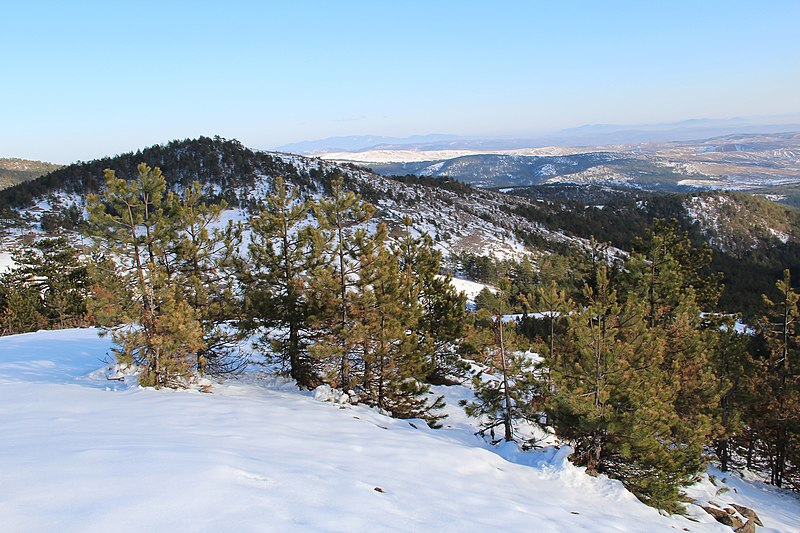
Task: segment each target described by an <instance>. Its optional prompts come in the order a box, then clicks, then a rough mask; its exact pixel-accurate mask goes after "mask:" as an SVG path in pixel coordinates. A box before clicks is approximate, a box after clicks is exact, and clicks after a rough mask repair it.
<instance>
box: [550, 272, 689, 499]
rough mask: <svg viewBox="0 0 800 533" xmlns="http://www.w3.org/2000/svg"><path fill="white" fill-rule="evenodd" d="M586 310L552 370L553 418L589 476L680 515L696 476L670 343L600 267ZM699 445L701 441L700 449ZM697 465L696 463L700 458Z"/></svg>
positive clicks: (572, 322) (575, 317)
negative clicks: (681, 493)
mask: <svg viewBox="0 0 800 533" xmlns="http://www.w3.org/2000/svg"><path fill="white" fill-rule="evenodd" d="M594 280H595V282H596V288H591V287H589V286H588V284H587V286H586V289H585V300H586V301H587V303H588V305H587V307H586V308H585V309H583V310H581V311H577V312H574V313H572V314H571V315H570V316H569V317H568V319H567V320H568V323H569V328H568V335H567V337H566V339H565V343H564V346H563V348H562V351H563V355H562V357H559V358H558V359H557V360H556V361H555V363H556V364H554V365H553V367H552V368H551V380H552V383H553V388H554V393H553V395H552V398H551V400H550V402H549V405H548V416H549V419H550V420H551V421H552V423H553V426H554V427H555V429H556V433H557V434H558V435H559V437H561V438H563V439H565V440H567V441H568V442H570V443H571V444H573V446H574V447H575V454H574V460H575V461H576V462H577V463H578V464H581V465H585V466H586V467H587V470H588V471H589V472H603V473H606V474H608V475H609V476H611V477H615V478H617V479H620V480H622V481H623V483H625V485H626V486H627V487H628V488H629V489H630V490H632V491H633V492H634V494H636V495H637V496H638V497H639V498H641V499H642V500H643V501H645V502H646V503H648V504H650V505H653V506H656V507H659V508H667V509H674V505H675V502H676V501H677V497H678V488H679V486H680V485H681V484H682V483H684V482H685V481H687V480H688V479H689V477H690V476H691V475H692V474H694V473H695V472H696V468H697V461H699V456H700V450H698V449H697V448H695V447H691V448H690V449H687V444H686V443H685V442H684V441H683V440H682V437H683V435H682V432H681V423H680V418H679V417H678V415H677V414H676V413H675V409H674V406H673V404H672V402H673V400H674V397H675V395H676V393H677V390H678V386H677V384H676V382H675V380H673V379H672V378H671V375H670V372H669V371H668V370H665V369H664V368H663V363H664V360H665V344H666V342H665V339H664V338H662V337H660V336H659V335H657V334H656V332H654V331H652V330H651V329H650V328H649V327H648V323H647V306H646V302H645V303H644V304H643V302H642V301H641V300H638V299H635V298H633V297H632V296H629V297H628V298H627V299H626V300H625V301H624V302H623V303H620V302H619V301H618V297H617V293H616V291H615V290H614V289H613V288H612V287H611V286H610V283H609V277H608V274H607V272H606V268H605V267H603V266H598V272H597V274H596V275H595V276H594ZM692 444H694V443H692ZM695 458H696V460H694V461H693V459H695Z"/></svg>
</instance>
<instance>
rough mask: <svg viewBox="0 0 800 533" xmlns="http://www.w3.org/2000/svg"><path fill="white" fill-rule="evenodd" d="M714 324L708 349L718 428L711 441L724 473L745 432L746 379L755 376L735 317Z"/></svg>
mask: <svg viewBox="0 0 800 533" xmlns="http://www.w3.org/2000/svg"><path fill="white" fill-rule="evenodd" d="M714 323H715V324H716V325H718V327H719V334H718V335H717V336H716V345H715V346H714V348H713V349H712V364H713V367H714V373H715V376H716V379H717V383H718V389H719V394H720V401H719V415H718V418H719V422H720V427H719V430H718V432H717V433H716V435H715V438H714V449H715V451H716V455H717V459H719V462H720V470H722V471H723V472H727V471H728V469H729V467H730V464H731V460H732V454H733V449H734V446H733V444H732V441H733V442H735V440H736V439H737V437H738V436H739V435H740V434H741V433H743V432H744V431H745V426H744V424H745V420H746V418H747V414H746V413H747V409H748V408H747V406H748V405H749V404H750V405H751V401H750V398H749V392H748V388H749V383H748V381H749V376H753V375H755V367H754V362H753V359H752V357H751V355H750V353H749V351H748V349H749V346H748V344H749V342H748V341H749V335H745V334H742V333H739V332H738V331H737V330H736V322H735V317H732V316H725V315H722V316H720V317H719V319H718V320H715V321H714Z"/></svg>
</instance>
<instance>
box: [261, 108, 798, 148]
mask: <svg viewBox="0 0 800 533" xmlns="http://www.w3.org/2000/svg"><path fill="white" fill-rule="evenodd" d="M790 131H800V113H794V114H785V115H770V116H760V117H735V118H729V119H707V118H702V119H690V120H684V121H681V122H671V123H662V124H641V125H620V124H588V125H584V126H579V127H576V128H568V129H564V130H561V131H556V132H553V133H549V134H537V135H531V136H524V137H513V138H512V137H508V136H505V137H500V136H494V137H492V136H483V137H482V136H459V135H450V134H430V135H412V136H409V137H383V136H379V135H354V136H347V137H329V138H327V139H319V140H313V141H303V142H296V143H291V144H285V145H283V146H279V147H277V148H276V150H277V151H280V152H290V153H295V154H302V155H319V154H325V153H330V152H363V151H367V150H400V149H404V150H418V151H430V150H471V151H480V150H489V151H491V150H515V149H521V148H536V147H543V146H598V145H608V144H633V143H643V142H668V141H688V140H699V139H707V138H710V137H718V136H722V135H730V134H736V133H748V134H771V133H781V132H790Z"/></svg>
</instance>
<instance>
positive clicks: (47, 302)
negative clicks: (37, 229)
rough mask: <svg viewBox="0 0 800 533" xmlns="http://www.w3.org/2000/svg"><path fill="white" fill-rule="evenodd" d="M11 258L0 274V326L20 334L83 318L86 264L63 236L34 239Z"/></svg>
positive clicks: (72, 324)
mask: <svg viewBox="0 0 800 533" xmlns="http://www.w3.org/2000/svg"><path fill="white" fill-rule="evenodd" d="M13 257H14V265H15V266H14V267H13V268H12V269H11V270H10V271H9V272H6V273H4V274H3V275H2V276H0V286H1V288H0V324H2V326H0V329H3V330H6V331H7V332H9V333H22V332H26V331H34V330H36V329H41V328H66V327H75V326H82V325H85V324H86V323H87V322H88V320H89V317H88V316H87V309H86V298H87V297H88V293H89V284H90V279H89V273H88V270H87V265H86V263H85V261H84V260H83V259H82V258H81V257H80V255H79V254H78V251H77V250H76V249H75V248H73V247H72V246H71V245H70V244H69V243H68V242H67V240H66V239H65V238H64V237H57V238H44V239H39V240H37V241H35V242H34V243H33V244H31V245H30V246H28V247H25V248H22V249H20V250H17V251H16V252H15V253H14V254H13ZM4 301H5V304H3V302H4Z"/></svg>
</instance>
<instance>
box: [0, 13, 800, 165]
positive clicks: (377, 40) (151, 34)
mask: <svg viewBox="0 0 800 533" xmlns="http://www.w3.org/2000/svg"><path fill="white" fill-rule="evenodd" d="M2 18H3V21H2V24H0V26H2V29H1V30H0V72H2V77H1V78H0V124H1V126H0V157H3V156H6V157H8V156H19V157H28V158H35V159H44V160H50V161H56V162H70V161H74V160H78V159H83V160H88V159H92V158H95V157H99V156H103V155H111V154H115V153H120V152H124V151H129V150H133V149H136V148H140V147H145V146H149V145H151V144H156V143H161V142H166V141H168V140H171V139H174V138H186V137H195V136H198V135H201V134H205V135H213V134H219V135H222V136H223V137H228V138H237V139H239V140H241V141H242V142H244V143H245V144H246V145H248V146H251V147H254V148H269V147H274V146H277V145H280V144H284V143H288V142H294V141H300V140H308V139H316V138H322V137H328V136H336V135H358V134H377V135H411V134H426V133H453V134H462V135H526V134H533V133H536V132H543V131H549V130H555V129H559V128H564V127H573V126H579V125H581V124H587V123H615V124H642V123H653V122H669V121H677V120H683V119H688V118H701V117H713V118H723V117H733V116H748V115H761V114H779V113H790V112H792V113H794V112H798V111H800V38H798V35H800V33H799V31H800V30H798V21H800V1H798V0H787V1H769V0H764V1H756V0H754V1H752V2H739V1H733V0H725V1H710V0H709V1H701V0H696V1H687V2H684V1H667V0H664V1H659V2H656V1H652V2H651V1H648V0H640V1H628V2H614V1H611V2H609V1H600V0H597V1H592V0H586V1H584V2H577V1H573V2H568V1H552V0H551V1H549V2H536V1H533V0H531V1H520V2H512V1H507V2H504V1H495V2H469V1H464V0H462V1H452V2H445V1H434V0H429V1H414V0H404V1H402V2H388V1H386V2H378V1H372V2H351V1H346V0H337V1H334V0H331V1H319V2H310V1H309V2H303V1H294V2H289V1H287V0H283V1H280V2H236V1H217V2H204V1H192V2H177V1H168V0H163V1H159V2H150V1H137V2H115V1H109V0H104V1H98V2H93V1H83V2H64V1H54V2H38V1H35V0H30V1H29V2H5V3H4V5H3V8H2Z"/></svg>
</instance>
